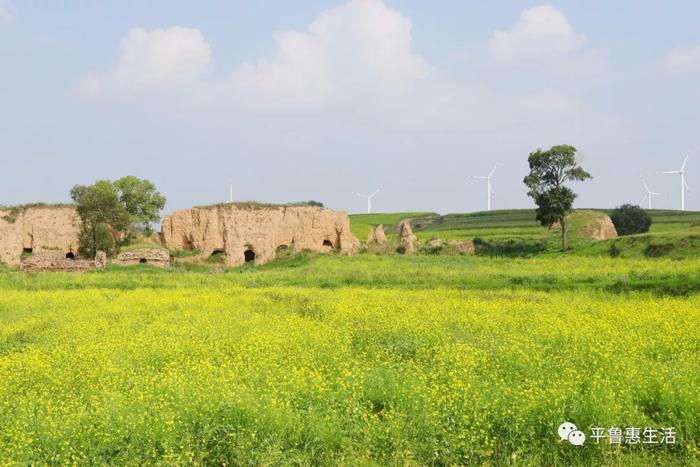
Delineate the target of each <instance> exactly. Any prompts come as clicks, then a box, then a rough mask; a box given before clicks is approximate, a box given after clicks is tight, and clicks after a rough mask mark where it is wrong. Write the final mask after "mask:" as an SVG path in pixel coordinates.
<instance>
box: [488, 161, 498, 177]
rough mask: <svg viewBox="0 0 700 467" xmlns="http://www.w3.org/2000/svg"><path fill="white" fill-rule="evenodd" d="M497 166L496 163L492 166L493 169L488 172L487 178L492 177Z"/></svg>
mask: <svg viewBox="0 0 700 467" xmlns="http://www.w3.org/2000/svg"><path fill="white" fill-rule="evenodd" d="M497 168H498V164H496V165H494V166H493V169H491V172H489V178H491V177H493V174H494V172H496V169H497Z"/></svg>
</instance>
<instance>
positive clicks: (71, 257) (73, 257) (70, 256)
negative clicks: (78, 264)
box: [66, 251, 75, 259]
mask: <svg viewBox="0 0 700 467" xmlns="http://www.w3.org/2000/svg"><path fill="white" fill-rule="evenodd" d="M66 259H75V253H73V252H72V251H69V252H68V253H66Z"/></svg>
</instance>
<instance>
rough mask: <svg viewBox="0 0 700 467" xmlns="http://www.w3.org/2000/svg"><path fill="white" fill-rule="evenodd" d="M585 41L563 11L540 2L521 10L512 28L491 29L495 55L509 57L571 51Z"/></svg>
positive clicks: (501, 57)
mask: <svg viewBox="0 0 700 467" xmlns="http://www.w3.org/2000/svg"><path fill="white" fill-rule="evenodd" d="M586 42H587V39H586V37H585V36H582V35H579V34H576V32H574V28H573V27H572V26H571V24H569V21H568V20H567V19H566V16H564V13H562V12H561V11H559V10H557V9H556V8H554V7H552V6H550V5H539V6H535V7H532V8H529V9H527V10H523V12H522V13H520V18H519V19H518V22H517V24H516V25H515V27H514V28H512V29H511V30H508V31H499V30H496V31H494V33H493V36H492V37H491V43H490V47H491V52H492V53H493V55H494V56H495V57H496V58H498V59H504V60H509V59H520V58H527V57H532V56H539V55H541V54H543V53H551V52H571V51H575V50H578V49H580V48H581V47H582V46H583V45H585V44H586Z"/></svg>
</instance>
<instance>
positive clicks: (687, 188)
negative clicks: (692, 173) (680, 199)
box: [682, 175, 690, 191]
mask: <svg viewBox="0 0 700 467" xmlns="http://www.w3.org/2000/svg"><path fill="white" fill-rule="evenodd" d="M682 177H683V186H684V187H685V191H690V187H689V186H688V182H686V181H685V175H683V176H682Z"/></svg>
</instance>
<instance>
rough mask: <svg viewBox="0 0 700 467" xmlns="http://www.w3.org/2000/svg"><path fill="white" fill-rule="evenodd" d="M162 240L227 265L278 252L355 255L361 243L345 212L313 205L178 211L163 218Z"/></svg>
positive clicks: (232, 205) (257, 261)
mask: <svg viewBox="0 0 700 467" xmlns="http://www.w3.org/2000/svg"><path fill="white" fill-rule="evenodd" d="M162 238H163V241H164V243H165V245H166V246H167V247H168V248H169V249H171V250H186V251H195V250H197V251H199V252H200V253H201V255H202V257H204V258H208V257H209V256H211V255H213V254H223V255H224V256H225V264H226V265H227V266H239V265H241V264H244V263H246V262H254V263H255V264H264V263H267V262H269V261H271V260H273V259H274V258H275V257H276V256H277V254H278V253H282V252H285V251H287V250H291V251H293V252H300V251H302V250H311V251H316V252H321V253H323V252H329V251H333V250H335V251H338V252H339V253H342V254H348V255H349V254H353V253H355V252H356V251H358V250H359V246H360V242H359V241H358V240H357V238H356V237H355V236H354V235H353V234H352V232H351V231H350V220H349V218H348V216H347V214H346V213H345V212H334V211H331V210H330V209H325V208H320V207H312V206H274V205H263V206H261V207H256V206H255V205H250V204H243V205H237V204H236V203H228V204H222V205H217V206H210V207H202V208H192V209H185V210H182V211H177V212H175V213H173V214H171V215H169V216H166V217H165V218H164V220H163V227H162Z"/></svg>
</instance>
